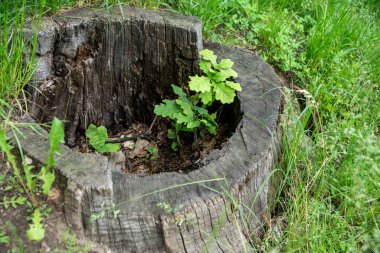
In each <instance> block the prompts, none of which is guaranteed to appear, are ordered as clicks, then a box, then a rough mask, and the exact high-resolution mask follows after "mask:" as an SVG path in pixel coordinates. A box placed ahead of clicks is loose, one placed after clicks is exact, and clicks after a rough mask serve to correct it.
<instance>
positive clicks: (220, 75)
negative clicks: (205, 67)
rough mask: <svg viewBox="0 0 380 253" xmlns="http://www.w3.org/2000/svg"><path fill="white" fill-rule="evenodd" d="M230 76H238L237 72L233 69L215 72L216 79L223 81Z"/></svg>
mask: <svg viewBox="0 0 380 253" xmlns="http://www.w3.org/2000/svg"><path fill="white" fill-rule="evenodd" d="M230 77H237V73H236V72H235V71H234V70H232V69H224V70H221V71H220V72H219V73H217V74H215V81H217V82H223V81H225V80H226V79H228V78H230Z"/></svg>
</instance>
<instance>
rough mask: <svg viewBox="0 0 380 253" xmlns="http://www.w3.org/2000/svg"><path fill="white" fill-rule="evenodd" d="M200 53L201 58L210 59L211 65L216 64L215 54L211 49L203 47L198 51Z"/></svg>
mask: <svg viewBox="0 0 380 253" xmlns="http://www.w3.org/2000/svg"><path fill="white" fill-rule="evenodd" d="M199 53H200V55H202V58H203V60H206V61H210V62H211V63H212V65H213V66H216V65H217V63H216V58H217V56H216V55H215V54H214V52H213V51H211V50H209V49H203V50H202V51H200V52H199Z"/></svg>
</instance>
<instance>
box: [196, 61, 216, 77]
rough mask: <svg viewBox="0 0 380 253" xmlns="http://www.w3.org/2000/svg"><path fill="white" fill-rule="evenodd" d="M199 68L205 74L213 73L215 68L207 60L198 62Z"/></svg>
mask: <svg viewBox="0 0 380 253" xmlns="http://www.w3.org/2000/svg"><path fill="white" fill-rule="evenodd" d="M199 68H200V69H201V70H202V71H203V73H205V74H206V75H211V74H213V73H215V70H214V69H213V68H212V64H211V62H208V61H201V62H200V63H199Z"/></svg>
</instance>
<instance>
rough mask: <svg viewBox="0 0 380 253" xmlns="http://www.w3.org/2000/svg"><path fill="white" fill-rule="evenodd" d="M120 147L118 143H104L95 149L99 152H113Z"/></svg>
mask: <svg viewBox="0 0 380 253" xmlns="http://www.w3.org/2000/svg"><path fill="white" fill-rule="evenodd" d="M119 149H120V145H119V144H116V143H106V144H104V146H102V147H99V149H97V150H96V151H98V152H100V153H106V152H108V153H115V152H116V151H118V150H119Z"/></svg>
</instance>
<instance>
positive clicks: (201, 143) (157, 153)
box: [73, 117, 231, 174]
mask: <svg viewBox="0 0 380 253" xmlns="http://www.w3.org/2000/svg"><path fill="white" fill-rule="evenodd" d="M168 127H170V122H169V121H168V120H167V119H163V118H159V117H158V118H157V119H156V120H154V122H153V124H151V126H149V125H147V124H145V123H142V122H136V123H134V124H133V125H132V126H131V127H129V128H128V129H125V130H124V131H120V132H117V133H109V137H110V139H109V140H111V141H113V142H119V143H120V144H121V150H120V151H121V152H122V154H120V155H121V156H122V158H121V159H122V160H125V162H124V165H123V166H122V168H123V169H122V170H123V171H124V172H125V173H146V174H154V173H161V172H172V171H176V172H180V173H188V172H190V171H192V170H195V169H198V168H199V167H200V164H199V162H200V160H201V159H202V158H203V157H204V156H205V155H207V154H208V153H209V152H210V151H211V150H213V149H218V148H221V147H222V146H223V143H224V142H226V141H227V139H228V137H229V135H230V133H231V127H229V124H227V123H225V122H220V123H219V127H218V133H217V134H216V135H215V136H213V135H210V134H205V136H204V138H201V137H199V136H196V135H195V134H194V133H183V132H181V134H180V140H181V147H179V148H178V150H177V151H174V150H173V149H172V148H171V145H172V142H173V140H172V139H169V138H168V137H167V130H168ZM125 139H133V140H125ZM123 140H124V141H123ZM73 149H74V150H76V151H79V152H84V153H88V152H95V150H94V149H93V148H92V147H91V146H90V145H89V143H88V140H87V139H86V138H85V134H84V133H82V134H81V135H79V137H78V138H77V140H76V145H75V146H74V147H73ZM108 155H109V154H108ZM124 157H125V158H124ZM119 159H120V158H119Z"/></svg>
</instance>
